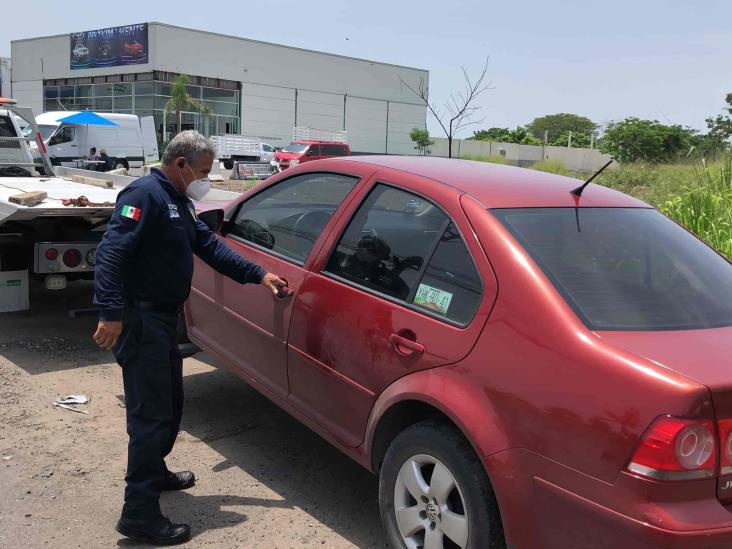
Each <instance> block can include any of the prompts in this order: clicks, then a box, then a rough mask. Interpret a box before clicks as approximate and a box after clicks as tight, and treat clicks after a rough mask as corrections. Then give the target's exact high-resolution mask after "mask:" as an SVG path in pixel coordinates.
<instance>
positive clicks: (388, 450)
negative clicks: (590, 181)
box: [186, 144, 732, 549]
mask: <svg viewBox="0 0 732 549" xmlns="http://www.w3.org/2000/svg"><path fill="white" fill-rule="evenodd" d="M308 145H309V144H308ZM579 184H580V182H578V181H577V180H574V179H570V178H566V177H561V176H556V175H550V174H545V173H541V172H537V171H532V170H525V169H520V168H513V167H509V166H499V165H495V164H486V163H478V162H467V161H457V160H447V159H438V158H424V157H411V158H407V157H351V158H339V159H331V160H324V161H319V162H308V163H305V164H303V165H302V166H299V167H297V168H292V169H290V170H287V171H286V172H283V173H281V174H278V175H276V176H274V177H272V178H270V179H268V180H267V181H266V182H265V183H264V184H262V185H260V186H258V187H256V188H254V189H252V190H251V191H249V192H248V193H247V194H245V195H243V196H242V197H241V198H240V199H238V200H236V201H235V202H234V203H232V204H231V205H230V207H229V208H228V209H227V211H226V212H225V214H224V212H222V211H221V210H218V211H215V210H213V211H209V212H203V213H201V218H202V219H204V220H206V222H207V223H209V224H211V225H212V226H216V227H217V230H219V231H220V235H221V236H220V237H221V238H222V239H224V240H225V241H226V242H227V243H228V245H229V246H231V247H232V248H233V249H234V250H236V251H237V252H238V253H240V254H242V255H243V256H245V257H247V258H248V259H250V260H252V261H254V262H256V263H259V264H260V265H262V266H263V267H264V268H265V269H267V270H269V271H272V272H276V273H278V274H280V275H281V276H284V277H285V278H286V279H287V280H288V281H289V286H290V288H291V289H292V290H293V294H292V295H287V296H283V298H282V299H279V300H273V299H272V297H271V296H270V295H268V294H267V292H263V291H261V289H260V288H257V287H250V286H244V287H242V286H240V285H239V284H237V283H236V282H234V281H231V280H229V279H228V278H225V277H222V276H220V275H218V274H216V273H215V272H214V271H213V270H212V269H211V268H210V267H208V266H207V265H206V264H205V263H204V262H202V261H200V260H198V259H197V260H196V261H197V264H196V269H195V273H194V280H193V289H192V293H191V296H190V299H189V301H188V303H187V304H186V318H187V325H188V335H189V337H190V338H191V340H192V341H193V342H194V343H196V344H197V345H198V346H200V347H201V348H203V349H205V350H206V351H209V352H210V353H212V354H214V355H216V356H218V357H219V358H220V359H221V360H222V361H223V362H224V363H225V364H226V365H227V366H228V367H229V368H230V369H231V370H232V371H234V372H236V373H237V374H238V375H239V376H241V377H242V378H243V379H244V380H245V381H247V382H248V383H249V384H251V385H252V386H254V387H255V388H257V389H258V390H259V391H261V392H262V393H263V394H264V395H266V396H267V397H269V398H270V399H272V400H273V401H274V402H275V403H277V404H278V405H279V406H281V407H282V408H284V409H285V410H287V411H288V412H289V413H291V414H292V415H293V416H295V417H296V418H298V419H299V420H301V421H302V422H303V423H305V424H306V425H308V426H309V427H310V428H312V429H313V430H314V431H316V432H317V433H319V434H320V435H321V436H323V437H324V438H326V439H327V440H329V441H330V442H331V443H332V444H334V445H335V446H337V447H338V448H339V449H341V450H342V451H343V452H345V453H346V454H348V455H349V456H351V457H352V458H353V459H355V460H356V461H357V462H359V463H360V464H362V465H363V466H364V467H366V468H368V469H370V470H371V471H373V472H374V473H376V474H378V475H379V502H380V507H381V514H382V519H383V523H384V526H385V530H386V534H387V537H388V541H389V542H390V543H391V545H392V546H394V547H401V548H404V547H406V548H410V549H414V548H418V547H422V548H425V549H428V548H436V547H445V548H450V547H463V548H472V549H483V548H486V547H505V546H508V547H512V548H516V549H534V548H557V549H560V548H561V549H566V548H572V547H575V548H587V547H592V548H608V549H610V548H612V549H619V548H623V549H641V548H651V547H678V548H701V547H704V548H719V549H722V548H729V547H732V368H731V367H730V357H732V265H730V263H729V262H728V261H727V260H726V259H724V258H723V257H722V256H720V255H719V254H718V253H717V252H715V251H714V250H713V249H711V248H709V247H708V246H707V245H706V244H704V243H703V242H701V241H700V240H698V239H697V238H696V237H694V236H693V235H691V234H690V233H688V232H687V231H686V230H684V229H683V228H681V227H680V226H678V225H677V224H676V223H674V222H673V221H671V220H669V219H668V218H666V217H664V216H663V215H662V214H660V213H659V212H658V211H656V210H654V209H653V208H651V207H649V206H648V205H647V204H645V203H643V202H641V201H639V200H636V199H634V198H631V197H629V196H626V195H623V194H621V193H619V192H616V191H614V190H610V189H606V188H603V187H601V186H597V185H589V186H588V187H587V188H586V190H585V191H584V193H583V194H582V196H581V197H578V196H577V195H576V194H572V192H571V191H572V190H573V189H574V188H575V187H577V186H578V185H579ZM222 219H223V221H222ZM354 497H358V498H367V497H370V496H369V495H368V494H354Z"/></svg>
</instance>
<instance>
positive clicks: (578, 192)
mask: <svg viewBox="0 0 732 549" xmlns="http://www.w3.org/2000/svg"><path fill="white" fill-rule="evenodd" d="M612 163H613V159H612V158H611V159H610V160H608V162H607V164H605V165H604V166H603V167H602V168H600V169H599V170H597V171H596V172H595V173H594V174H592V177H590V178H589V179H588V180H587V181H585V182H584V183H582V185H580V186H579V187H577V188H576V189H572V190H571V191H570V192H571V193H572V194H573V195H576V196H582V191H584V190H585V187H587V185H589V184H590V183H592V180H593V179H595V178H596V177H597V176H598V175H600V174H601V173H602V172H603V170H604V169H605V168H607V167H608V166H609V165H610V164H612Z"/></svg>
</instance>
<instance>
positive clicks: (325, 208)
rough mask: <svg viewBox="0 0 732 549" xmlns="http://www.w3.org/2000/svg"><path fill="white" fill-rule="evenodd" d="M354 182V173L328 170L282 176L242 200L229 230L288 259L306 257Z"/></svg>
mask: <svg viewBox="0 0 732 549" xmlns="http://www.w3.org/2000/svg"><path fill="white" fill-rule="evenodd" d="M356 183H358V178H356V177H351V176H346V175H338V174H329V173H316V174H303V175H298V176H295V177H291V178H289V179H285V180H284V181H281V182H279V183H277V184H276V185H274V186H272V187H270V188H268V189H266V190H264V191H262V192H261V193H259V194H257V195H255V196H253V197H252V198H250V199H249V200H247V201H246V202H244V203H243V204H242V206H241V208H240V209H239V212H238V213H237V215H236V218H235V220H234V222H233V223H232V224H230V225H229V228H228V232H229V234H234V235H236V236H239V237H241V238H243V239H245V240H248V241H250V242H252V243H253V244H257V245H258V246H263V247H265V248H267V249H270V250H272V251H273V252H276V253H278V254H280V255H283V256H285V257H288V258H290V259H294V260H296V261H298V262H302V261H305V259H306V258H307V256H308V254H309V253H310V250H311V249H312V247H313V245H314V244H315V241H316V240H317V239H318V237H319V236H320V233H321V232H322V230H323V228H324V227H325V225H326V223H328V221H329V220H330V218H331V216H332V215H333V213H334V212H335V211H336V210H337V209H338V206H340V204H341V202H343V200H344V199H345V198H346V196H347V195H348V193H350V192H351V190H353V188H354V187H355V186H356Z"/></svg>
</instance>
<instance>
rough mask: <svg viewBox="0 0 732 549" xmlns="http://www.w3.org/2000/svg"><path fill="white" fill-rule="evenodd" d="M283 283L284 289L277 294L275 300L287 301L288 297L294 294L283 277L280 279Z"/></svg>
mask: <svg viewBox="0 0 732 549" xmlns="http://www.w3.org/2000/svg"><path fill="white" fill-rule="evenodd" d="M280 278H281V279H282V280H283V281H284V283H285V287H284V288H282V290H281V291H279V292H277V296H276V297H277V299H287V298H288V297H291V296H292V295H293V294H294V293H295V292H294V291H293V290H292V288H290V283H289V282H287V279H286V278H285V277H283V276H281V277H280Z"/></svg>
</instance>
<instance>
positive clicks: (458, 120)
mask: <svg viewBox="0 0 732 549" xmlns="http://www.w3.org/2000/svg"><path fill="white" fill-rule="evenodd" d="M460 69H461V70H462V71H463V78H464V79H465V84H464V88H463V89H462V90H460V91H459V92H457V94H454V93H453V94H450V97H449V98H448V100H447V101H445V103H444V105H443V106H442V108H440V107H439V106H438V105H437V104H435V103H430V97H429V95H430V94H429V86H428V85H427V83H426V82H425V81H424V78H420V81H419V86H418V87H417V89H414V88H413V87H412V86H410V85H409V84H408V83H407V82H405V81H404V79H403V78H400V80H401V82H402V85H403V86H405V87H406V88H407V89H408V90H410V91H411V92H412V93H413V94H414V95H416V96H417V97H418V98H419V99H420V100H421V101H422V102H423V103H424V104H425V106H426V107H427V109H428V110H429V111H430V113H432V116H434V117H435V120H437V123H438V124H439V125H440V127H441V128H442V131H443V132H444V133H445V137H447V155H448V157H449V158H452V140H453V137H454V136H455V135H456V134H457V133H458V132H459V131H460V130H462V129H464V128H467V127H468V126H473V125H475V124H481V123H482V122H483V119H481V120H474V119H473V117H474V116H475V114H476V113H477V112H478V111H479V110H480V109H481V107H480V106H479V105H476V104H475V102H476V101H477V99H478V97H480V95H481V94H482V93H483V92H485V91H486V90H489V89H492V86H493V83H492V82H486V81H485V75H486V73H487V72H488V58H487V57H486V60H485V64H484V65H483V71H482V72H481V73H480V76H479V77H478V78H477V79H476V80H473V79H471V78H470V75H468V71H466V70H465V67H460Z"/></svg>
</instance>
